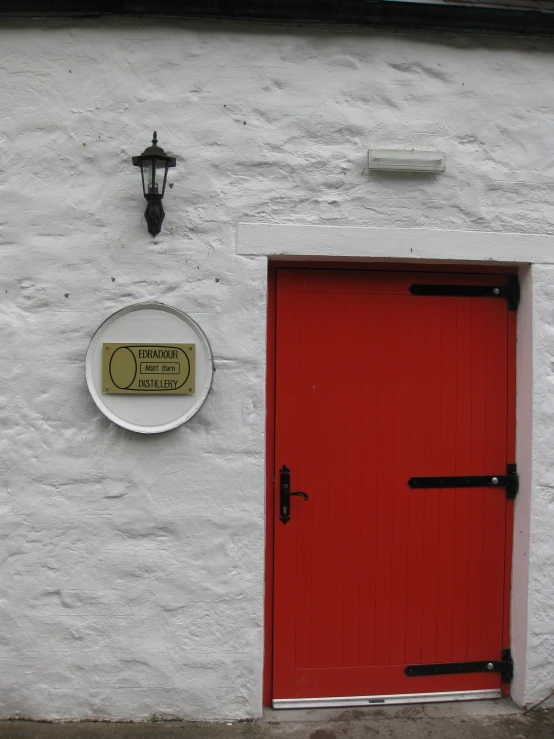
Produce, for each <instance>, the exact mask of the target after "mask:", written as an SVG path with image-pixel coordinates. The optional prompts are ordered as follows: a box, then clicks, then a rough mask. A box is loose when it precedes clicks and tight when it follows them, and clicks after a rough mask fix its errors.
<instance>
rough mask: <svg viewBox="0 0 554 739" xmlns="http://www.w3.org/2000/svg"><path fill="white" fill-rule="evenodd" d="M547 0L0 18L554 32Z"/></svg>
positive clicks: (101, 11) (113, 0)
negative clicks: (148, 18)
mask: <svg viewBox="0 0 554 739" xmlns="http://www.w3.org/2000/svg"><path fill="white" fill-rule="evenodd" d="M512 3H513V0H512ZM550 5H551V4H550V3H548V5H546V9H544V8H545V6H543V8H541V6H539V5H538V3H536V2H534V1H533V0H520V1H519V2H518V3H517V5H515V4H510V5H509V6H508V5H507V4H506V5H497V4H492V3H491V2H490V0H488V3H487V0H485V1H484V2H479V0H477V1H474V2H464V1H463V0H461V2H455V1H454V2H452V0H450V1H447V2H441V1H440V0H439V2H437V1H436V0H435V1H433V0H431V2H414V1H413V0H412V1H410V0H408V1H405V0H400V1H396V0H192V1H187V0H140V2H136V1H135V0H69V1H68V0H18V3H17V10H14V9H12V10H9V11H8V10H5V9H0V18H19V19H25V18H27V19H29V18H52V17H56V18H70V17H71V18H82V17H98V16H114V15H117V16H123V17H126V18H133V17H143V16H157V17H159V18H164V17H171V18H203V19H221V20H240V21H245V20H246V21H265V22H268V21H274V22H279V23H291V22H292V23H310V24H324V25H336V24H340V25H353V24H354V25H356V26H366V27H368V26H370V27H383V26H386V27H389V28H403V29H414V28H415V29H435V30H448V31H487V32H496V33H516V34H524V35H533V36H553V35H554V12H553V11H554V4H552V9H551V8H550V7H549V6H550Z"/></svg>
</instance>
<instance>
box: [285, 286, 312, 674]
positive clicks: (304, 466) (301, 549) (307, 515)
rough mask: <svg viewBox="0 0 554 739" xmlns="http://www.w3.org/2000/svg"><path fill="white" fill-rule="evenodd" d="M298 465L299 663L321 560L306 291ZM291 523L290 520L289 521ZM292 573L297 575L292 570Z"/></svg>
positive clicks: (306, 663)
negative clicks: (316, 544) (315, 552)
mask: <svg viewBox="0 0 554 739" xmlns="http://www.w3.org/2000/svg"><path fill="white" fill-rule="evenodd" d="M298 308H299V311H298V432H297V433H296V443H297V447H298V467H297V468H296V469H293V470H292V478H291V483H292V485H293V491H295V490H303V491H306V492H307V494H308V496H309V497H310V500H309V501H308V503H307V504H306V503H305V501H302V500H299V499H298V498H292V499H291V517H293V521H294V530H295V534H296V552H297V560H296V561H297V563H298V566H297V568H296V573H294V574H295V575H296V577H295V580H296V582H292V583H291V585H294V586H295V587H296V604H297V606H296V614H295V625H296V628H297V629H298V631H299V633H298V635H297V639H296V661H295V665H296V666H297V667H310V666H311V648H310V641H309V639H306V638H305V625H306V624H309V623H311V620H312V576H313V569H314V566H315V567H317V562H315V563H314V562H313V561H312V542H313V539H314V537H317V535H318V534H317V531H314V528H313V505H312V503H313V502H314V496H316V497H317V491H316V490H312V489H311V488H312V470H313V468H314V465H316V464H318V460H319V455H318V450H317V447H316V440H315V438H314V433H313V426H314V412H315V411H314V402H315V401H314V320H316V318H315V315H314V295H313V293H311V292H302V293H300V294H299V295H298ZM287 525H288V524H287ZM291 575H292V577H293V578H294V575H293V574H292V573H291Z"/></svg>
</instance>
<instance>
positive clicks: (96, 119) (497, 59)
mask: <svg viewBox="0 0 554 739" xmlns="http://www.w3.org/2000/svg"><path fill="white" fill-rule="evenodd" d="M553 62H554V55H553V53H552V47H551V44H549V43H547V42H545V41H537V40H528V41H519V40H517V39H515V38H508V37H486V36H481V37H471V36H469V35H465V36H448V35H445V34H440V35H431V34H429V35H424V34H419V35H418V34H409V35H402V34H398V33H394V34H392V33H391V34H386V33H381V32H380V33H372V32H371V31H368V30H363V31H362V30H354V31H349V30H345V29H343V30H340V29H330V30H320V31H318V30H317V29H313V28H310V29H304V30H302V29H291V28H285V27H281V28H280V27H275V26H273V27H264V26H261V25H255V26H241V25H231V24H228V25H224V24H217V23H213V22H211V23H206V24H201V23H198V24H193V23H188V24H187V23H184V22H183V23H179V22H176V21H175V22H173V21H172V22H167V23H162V22H156V21H153V20H152V19H145V20H143V21H140V22H139V21H137V22H133V23H132V22H126V21H117V20H113V21H85V20H83V21H75V22H73V23H65V22H45V21H42V22H41V21H28V22H27V23H25V24H18V23H13V24H10V23H4V24H3V25H2V27H1V29H0V99H1V100H2V105H1V107H0V172H1V176H0V194H1V203H2V206H1V208H0V250H1V251H0V254H1V270H0V280H1V285H0V289H1V292H0V295H1V302H0V310H1V324H0V326H1V332H2V333H1V336H2V339H1V342H0V357H1V366H2V368H3V381H2V383H1V384H0V400H1V409H2V411H1V416H0V450H1V454H0V469H1V485H0V532H1V533H0V715H1V716H10V715H17V714H19V715H22V716H31V717H34V718H44V717H50V718H59V717H66V718H83V717H118V718H134V719H144V718H147V717H148V716H149V715H150V714H152V713H155V714H157V715H163V716H177V717H183V718H210V719H217V718H244V717H250V716H257V715H259V714H260V712H261V687H262V680H261V674H262V657H263V643H262V642H263V628H262V627H263V582H264V571H263V555H264V422H265V411H264V376H265V290H266V287H265V275H266V259H265V257H260V256H243V255H241V254H240V253H238V252H237V249H236V226H237V223H238V222H240V221H245V220H247V221H254V222H256V221H257V222H263V221H269V222H276V223H277V222H279V223H291V222H297V223H308V224H335V225H337V224H343V225H350V226H351V225H371V226H382V227H404V228H410V227H425V228H431V229H432V228H441V229H466V230H491V231H500V232H502V231H520V232H528V233H529V232H536V233H552V232H553V231H554V203H553V197H552V191H553V187H552V185H553V170H554V154H553V152H554V127H553V118H554V103H553V102H552V89H553V75H554V64H553ZM153 129H157V130H158V134H159V140H160V144H161V145H162V146H163V147H164V148H166V149H167V150H168V151H169V152H170V153H171V154H174V155H176V156H177V157H178V166H177V168H176V169H175V170H173V171H172V172H171V174H170V182H171V185H172V186H173V187H172V188H171V189H169V188H168V191H167V194H166V198H165V206H166V212H167V216H166V221H165V223H164V228H163V231H162V233H161V234H160V235H159V236H158V237H157V238H155V239H152V238H151V237H150V236H149V235H148V233H147V231H146V227H145V224H144V221H143V218H142V211H143V208H144V201H143V198H142V194H141V190H140V182H139V180H140V177H139V175H138V172H137V170H136V169H134V168H133V167H132V166H131V162H130V157H131V156H132V155H133V154H138V153H140V151H142V149H143V148H144V147H145V146H146V145H148V144H149V140H150V137H151V132H152V130H153ZM370 145H374V146H383V147H386V146H400V147H408V146H416V147H422V148H425V147H432V148H439V149H443V150H445V151H446V152H447V156H448V160H447V173H446V174H445V175H444V176H441V177H440V178H437V179H434V178H431V179H427V178H418V177H405V178H391V177H387V176H381V177H371V178H370V176H369V175H368V172H367V171H366V164H365V162H366V150H367V148H368V147H369V146H370ZM336 254H337V256H340V255H341V244H340V240H339V241H338V242H337V246H336ZM444 258H445V259H446V258H455V259H463V258H464V254H463V253H459V251H457V250H456V249H455V247H453V246H452V245H451V243H450V241H449V239H445V242H444ZM487 258H488V255H487V254H486V253H484V254H483V259H487ZM496 258H498V257H496ZM523 261H533V259H532V255H531V254H530V255H529V260H523ZM553 268H554V249H553V251H552V265H551V266H541V267H540V268H538V269H539V271H538V272H537V271H536V268H534V269H535V272H534V278H533V280H531V278H529V284H531V282H533V285H534V287H533V293H532V297H533V304H532V310H531V308H530V309H529V316H531V318H530V319H529V320H530V325H531V323H533V322H534V323H533V326H534V331H535V333H534V334H533V337H534V343H533V348H532V352H533V361H534V365H533V369H532V371H533V372H534V376H533V378H531V379H533V382H534V385H535V388H536V394H535V396H534V401H533V402H534V405H533V408H534V412H535V416H534V417H533V419H532V424H533V425H532V433H533V435H534V436H533V438H535V435H536V444H534V447H533V449H534V450H533V467H532V470H533V472H532V474H533V475H534V478H533V480H534V481H535V482H536V486H535V487H534V489H533V496H534V497H533V499H532V500H531V498H530V497H529V496H530V488H529V489H528V491H527V498H525V496H524V497H523V498H522V501H523V502H522V503H521V505H522V506H523V505H526V504H528V507H529V518H530V520H531V534H530V538H529V531H527V532H525V531H523V530H522V533H521V534H520V536H521V541H520V544H519V545H518V546H519V547H520V549H521V551H522V552H524V553H525V556H527V555H528V559H529V562H530V566H529V569H530V590H529V614H530V618H529V622H528V623H527V618H526V615H527V609H526V608H525V603H526V597H527V596H526V592H524V591H523V590H521V588H522V587H526V570H525V567H523V568H520V570H518V572H519V575H518V577H519V579H520V580H521V583H523V585H521V583H519V585H518V587H520V590H519V591H518V593H517V597H518V598H519V599H520V600H519V602H520V603H523V604H524V605H523V606H522V607H521V609H520V610H521V612H522V616H521V619H520V620H519V621H518V624H519V628H520V629H521V632H522V634H523V637H522V639H523V640H527V655H526V657H525V658H522V661H521V663H520V664H521V665H523V666H522V667H521V668H520V676H519V683H518V685H519V688H518V691H519V692H518V699H519V700H520V701H521V702H524V701H531V700H533V699H539V698H541V697H543V695H544V694H546V692H547V689H548V688H549V687H550V686H551V684H552V682H553V680H554V668H553V666H552V653H553V649H554V636H553V633H554V623H553V621H552V614H553V613H554V581H553V572H554V567H553V564H554V562H553V560H554V547H553V544H552V539H551V531H552V526H553V524H554V499H553V497H552V490H553V489H554V469H553V467H552V463H551V461H550V459H551V449H552V443H551V441H552V434H553V428H554V425H553V418H554V399H553V397H552V396H553V389H552V367H551V364H552V361H554V359H553V357H554V344H553V333H552V332H553V329H552V318H553V316H552V308H551V303H552V300H553V297H554V294H553V293H554V287H553V284H554V283H553V282H552V278H553ZM535 286H536V287H535ZM146 300H157V301H161V302H165V303H168V304H170V305H174V306H176V307H178V308H180V309H182V310H184V311H186V312H188V313H190V315H191V316H192V317H193V318H194V319H195V320H196V321H198V323H200V325H201V326H202V327H203V328H204V330H205V331H206V333H207V335H208V337H209V338H210V340H211V343H212V348H213V350H214V355H215V364H216V374H215V382H214V387H213V391H212V393H211V395H210V397H209V399H208V401H207V403H206V404H205V406H204V407H203V409H202V410H201V411H200V413H198V414H197V416H196V417H195V418H194V419H193V420H192V421H191V422H190V423H188V424H187V425H186V426H183V427H181V428H180V429H177V430H176V431H174V432H171V433H168V434H165V435H160V436H155V437H143V436H138V435H134V434H132V433H128V432H126V431H123V430H122V429H120V428H118V427H116V426H114V425H113V424H111V423H110V422H108V421H107V420H106V419H105V418H104V417H103V416H102V415H100V414H99V412H98V411H97V409H96V407H95V406H94V404H93V402H92V400H91V399H90V397H89V395H88V391H87V389H86V385H85V379H84V357H85V353H86V349H87V345H88V342H89V340H90V337H91V336H92V334H93V332H94V330H95V329H96V327H97V326H98V325H99V324H100V323H101V321H103V320H104V319H105V318H106V317H107V316H108V315H110V314H111V313H112V312H114V311H115V310H117V309H119V308H121V307H123V306H125V305H128V304H130V303H134V302H141V301H146ZM529 344H530V341H529ZM529 386H531V384H530V385H529ZM526 407H529V403H528V404H527V406H526ZM529 428H531V426H530V427H529ZM529 468H530V469H531V465H530V463H529ZM530 474H531V472H530ZM525 501H527V503H526V502H525ZM518 505H520V503H519V502H518ZM522 520H523V519H522ZM526 537H527V538H526ZM529 542H530V544H531V546H530V548H529V547H528V546H527V545H528V544H529ZM518 551H519V550H518ZM520 560H521V561H523V553H522V554H521V557H520ZM520 560H518V562H519V561H520ZM518 582H519V581H518ZM520 643H522V640H521V639H520ZM525 664H526V667H525Z"/></svg>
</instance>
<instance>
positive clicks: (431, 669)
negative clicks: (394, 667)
mask: <svg viewBox="0 0 554 739" xmlns="http://www.w3.org/2000/svg"><path fill="white" fill-rule="evenodd" d="M404 672H405V673H406V675H407V676H408V677H429V676H431V675H463V674H466V673H468V672H499V673H500V681H501V682H503V683H511V682H512V679H513V676H514V663H513V661H512V655H511V653H510V650H509V649H503V650H502V659H501V660H490V661H486V660H483V661H482V662H481V661H479V662H443V663H439V664H435V665H408V666H407V667H406V669H405V670H404Z"/></svg>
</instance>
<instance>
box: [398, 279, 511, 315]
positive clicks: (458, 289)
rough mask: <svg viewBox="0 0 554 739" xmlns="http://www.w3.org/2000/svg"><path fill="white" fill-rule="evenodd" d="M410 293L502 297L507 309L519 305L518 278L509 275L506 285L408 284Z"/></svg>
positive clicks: (464, 296)
mask: <svg viewBox="0 0 554 739" xmlns="http://www.w3.org/2000/svg"><path fill="white" fill-rule="evenodd" d="M410 292H411V294H412V295H422V296H435V297H436V296H439V297H440V296H444V297H451V298H504V299H505V300H507V301H508V310H517V308H518V305H519V293H520V291H519V280H518V278H517V277H516V275H509V276H508V282H507V284H506V285H430V284H429V285H428V284H417V283H414V284H413V285H410Z"/></svg>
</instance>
